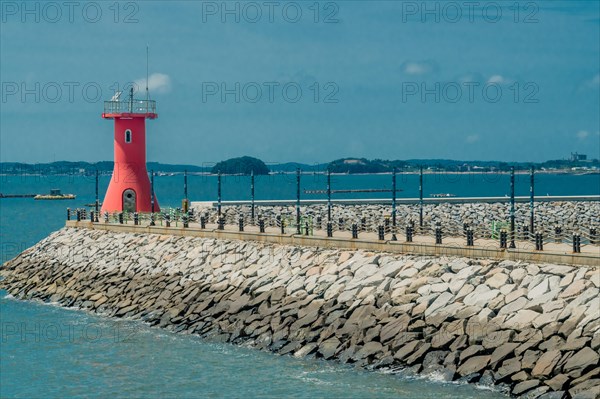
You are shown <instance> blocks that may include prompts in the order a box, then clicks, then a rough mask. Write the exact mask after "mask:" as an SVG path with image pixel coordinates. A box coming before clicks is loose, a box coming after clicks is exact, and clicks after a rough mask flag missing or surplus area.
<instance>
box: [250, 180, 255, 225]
mask: <svg viewBox="0 0 600 399" xmlns="http://www.w3.org/2000/svg"><path fill="white" fill-rule="evenodd" d="M250 201H251V206H250V220H251V223H252V224H254V169H252V171H251V172H250Z"/></svg>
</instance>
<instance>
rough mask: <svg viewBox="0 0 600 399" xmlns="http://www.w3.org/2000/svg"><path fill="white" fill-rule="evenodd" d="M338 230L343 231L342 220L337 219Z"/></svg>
mask: <svg viewBox="0 0 600 399" xmlns="http://www.w3.org/2000/svg"><path fill="white" fill-rule="evenodd" d="M338 229H339V230H340V231H344V218H338Z"/></svg>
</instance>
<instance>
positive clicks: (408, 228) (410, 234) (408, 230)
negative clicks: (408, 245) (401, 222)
mask: <svg viewBox="0 0 600 399" xmlns="http://www.w3.org/2000/svg"><path fill="white" fill-rule="evenodd" d="M412 240H413V227H412V226H411V225H408V226H406V242H412Z"/></svg>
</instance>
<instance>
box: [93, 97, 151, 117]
mask: <svg viewBox="0 0 600 399" xmlns="http://www.w3.org/2000/svg"><path fill="white" fill-rule="evenodd" d="M104 113H105V114H121V113H132V114H155V113H156V101H153V100H135V99H134V100H132V101H104Z"/></svg>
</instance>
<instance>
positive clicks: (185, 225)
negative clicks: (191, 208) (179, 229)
mask: <svg viewBox="0 0 600 399" xmlns="http://www.w3.org/2000/svg"><path fill="white" fill-rule="evenodd" d="M181 221H182V222H183V228H184V229H187V228H188V227H190V222H189V217H188V214H187V213H184V214H183V215H181Z"/></svg>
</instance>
